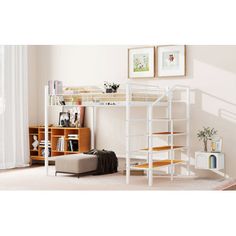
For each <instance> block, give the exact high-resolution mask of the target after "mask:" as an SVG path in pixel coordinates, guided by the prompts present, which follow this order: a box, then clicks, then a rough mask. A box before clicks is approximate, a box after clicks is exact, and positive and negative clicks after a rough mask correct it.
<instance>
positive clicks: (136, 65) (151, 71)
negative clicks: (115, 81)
mask: <svg viewBox="0 0 236 236" xmlns="http://www.w3.org/2000/svg"><path fill="white" fill-rule="evenodd" d="M128 63H129V65H128V72H129V74H128V77H129V78H154V76H155V47H142V48H141V47H140V48H130V49H129V50H128Z"/></svg>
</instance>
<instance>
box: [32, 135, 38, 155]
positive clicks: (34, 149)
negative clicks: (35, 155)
mask: <svg viewBox="0 0 236 236" xmlns="http://www.w3.org/2000/svg"><path fill="white" fill-rule="evenodd" d="M33 139H34V142H33V143H32V146H33V147H34V148H33V151H38V149H37V147H38V145H39V141H38V137H37V135H34V136H33Z"/></svg>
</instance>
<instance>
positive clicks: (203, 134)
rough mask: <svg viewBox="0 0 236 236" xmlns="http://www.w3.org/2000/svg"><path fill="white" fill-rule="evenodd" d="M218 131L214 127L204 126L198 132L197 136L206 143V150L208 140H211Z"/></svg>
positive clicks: (205, 148)
mask: <svg viewBox="0 0 236 236" xmlns="http://www.w3.org/2000/svg"><path fill="white" fill-rule="evenodd" d="M216 133H217V131H216V130H215V129H214V128H210V127H203V130H199V131H198V132H197V137H198V139H199V141H203V144H204V152H207V141H208V140H211V139H212V137H213V136H214V135H216Z"/></svg>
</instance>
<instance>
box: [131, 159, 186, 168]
mask: <svg viewBox="0 0 236 236" xmlns="http://www.w3.org/2000/svg"><path fill="white" fill-rule="evenodd" d="M180 163H183V161H181V160H173V164H180ZM168 165H171V160H160V161H154V162H153V163H152V166H153V168H158V167H162V166H168ZM131 168H140V169H147V168H148V163H144V164H140V165H135V166H132V167H131Z"/></svg>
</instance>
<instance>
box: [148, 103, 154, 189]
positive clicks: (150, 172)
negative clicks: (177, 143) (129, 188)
mask: <svg viewBox="0 0 236 236" xmlns="http://www.w3.org/2000/svg"><path fill="white" fill-rule="evenodd" d="M152 110H153V107H152V105H149V106H148V186H149V187H151V186H152V182H153V163H152V161H153V160H152V146H153V138H152V137H153V136H152V135H153V134H152V115H153V114H152Z"/></svg>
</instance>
